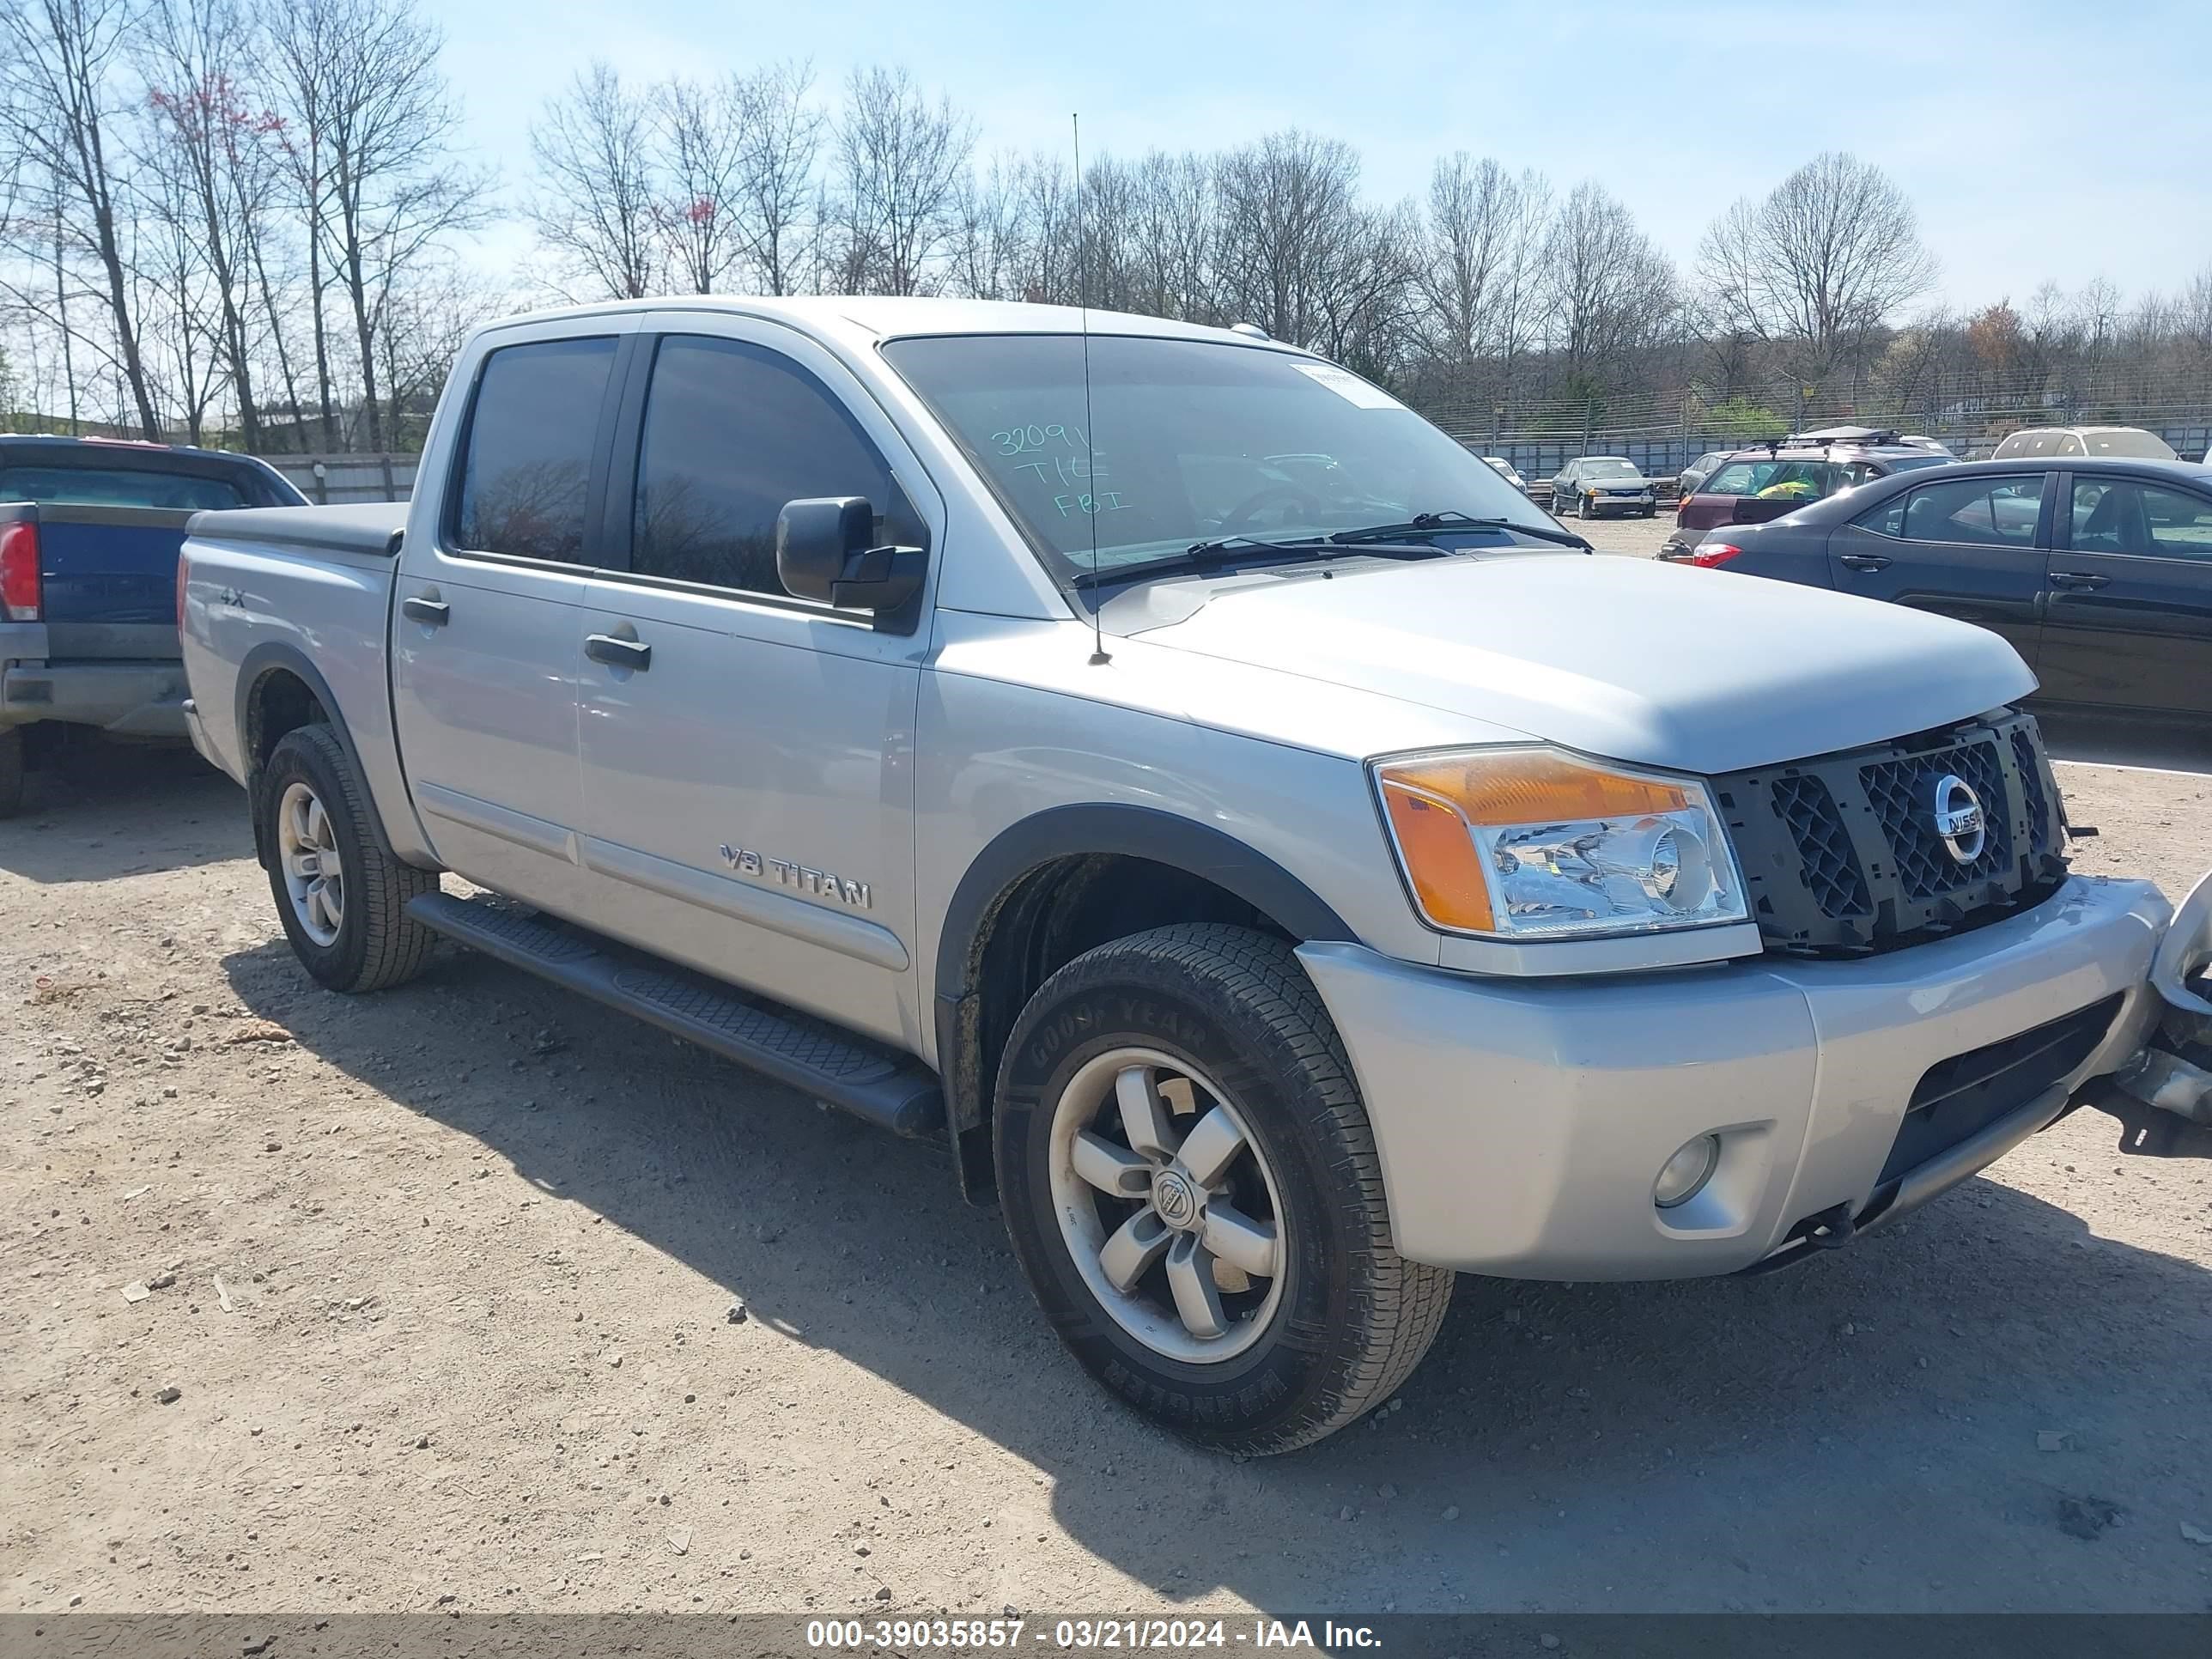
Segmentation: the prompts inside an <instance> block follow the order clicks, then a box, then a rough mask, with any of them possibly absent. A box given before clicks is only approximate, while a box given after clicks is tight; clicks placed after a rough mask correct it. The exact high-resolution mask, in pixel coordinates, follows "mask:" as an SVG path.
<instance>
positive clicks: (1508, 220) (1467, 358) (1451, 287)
mask: <svg viewBox="0 0 2212 1659" xmlns="http://www.w3.org/2000/svg"><path fill="white" fill-rule="evenodd" d="M1550 216H1551V187H1550V186H1549V185H1547V184H1546V183H1545V182H1544V179H1543V176H1542V175H1541V173H1535V172H1534V171H1524V172H1522V173H1517V174H1516V173H1508V172H1506V170H1505V169H1504V167H1502V166H1501V165H1500V164H1499V163H1498V161H1494V160H1493V159H1492V158H1491V157H1489V156H1484V157H1483V158H1482V159H1481V160H1480V161H1476V160H1474V158H1473V157H1471V156H1469V155H1468V153H1467V152H1466V151H1465V150H1460V151H1458V152H1456V153H1455V154H1454V155H1449V156H1446V157H1443V159H1441V160H1439V161H1437V164H1436V168H1435V171H1434V172H1433V173H1431V175H1430V179H1429V203H1428V222H1427V226H1426V233H1427V234H1426V235H1425V239H1424V244H1423V246H1424V252H1425V258H1424V259H1423V260H1422V264H1421V274H1420V285H1421V292H1422V296H1423V298H1424V299H1425V301H1426V302H1427V310H1428V323H1429V327H1428V331H1427V332H1428V336H1429V344H1430V348H1431V350H1432V351H1434V352H1435V353H1436V354H1437V356H1440V357H1442V358H1443V360H1444V361H1445V362H1453V363H1457V364H1459V365H1461V366H1462V367H1463V368H1471V367H1472V366H1473V365H1474V362H1475V361H1476V360H1477V359H1479V358H1493V359H1497V360H1498V361H1499V362H1501V363H1502V364H1503V365H1504V368H1505V369H1506V372H1507V373H1508V374H1510V370H1511V365H1512V362H1513V359H1514V358H1515V357H1516V356H1519V355H1520V353H1521V352H1522V350H1524V349H1526V348H1527V346H1528V343H1529V340H1530V338H1531V336H1532V335H1533V333H1534V329H1535V326H1536V325H1537V322H1538V319H1537V317H1536V315H1535V313H1536V310H1537V307H1536V306H1535V305H1534V302H1533V301H1534V295H1535V290H1536V288H1537V276H1538V274H1539V272H1540V270H1541V257H1540V256H1541V252H1542V250H1543V241H1544V230H1545V227H1546V225H1547V222H1548V221H1549V219H1550Z"/></svg>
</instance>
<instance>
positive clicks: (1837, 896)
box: [1714, 710, 2066, 956]
mask: <svg viewBox="0 0 2212 1659" xmlns="http://www.w3.org/2000/svg"><path fill="white" fill-rule="evenodd" d="M1946 775H1956V776H1957V777H1958V778H1960V780H1961V781H1963V782H1965V783H1966V786H1967V787H1969V788H1970V789H1972V791H1973V792H1974V794H1975V795H1976V797H1977V798H1978V799H1979V800H1980V801H1981V803H1982V811H1983V817H1984V833H1983V840H1982V847H1981V849H1980V851H1979V852H1978V854H1976V856H1975V857H1974V858H1973V859H1972V860H1968V861H1966V862H1964V863H1962V862H1960V860H1958V859H1957V858H1955V857H1954V856H1953V854H1952V852H1951V849H1950V848H1949V847H1948V845H1946V843H1945V842H1944V841H1943V839H1942V836H1939V835H1937V833H1936V820H1935V804H1936V783H1937V782H1938V781H1940V780H1941V779H1942V778H1943V777H1945V776H1946ZM1714 787H1715V797H1716V799H1717V801H1718V803H1719V805H1720V806H1721V809H1722V811H1723V812H1724V813H1725V814H1726V815H1727V817H1728V821H1729V832H1730V834H1731V836H1732V837H1733V838H1734V840H1735V847H1736V853H1737V856H1738V857H1739V859H1740V860H1741V861H1742V865H1743V872H1744V881H1745V884H1746V887H1747V896H1748V898H1749V900H1750V902H1751V906H1752V912H1753V919H1754V920H1755V921H1757V922H1758V924H1759V931H1760V932H1761V933H1763V934H1764V935H1765V939H1766V941H1767V943H1768V945H1770V946H1771V947H1773V948H1775V949H1778V950H1783V951H1792V952H1795V953H1797V954H1801V955H1811V956H1854V955H1864V954H1866V953H1868V952H1870V951H1883V950H1889V949H1893V948H1895V947H1897V946H1899V945H1908V944H1911V943H1913V942H1915V941H1917V940H1919V939H1928V938H1931V937H1935V936H1936V935H1939V934H1942V933H1956V932H1959V931H1960V930H1962V929H1965V928H1970V927H1978V926H1980V925H1982V924H1983V923H1985V922H1989V921H1996V919H1998V918H1999V917H2001V916H2004V915H2011V914H2013V913H2015V912H2016V911H2018V910H2019V909H2021V908H2022V907H2023V906H2026V905H2031V904H2035V903H2039V902H2041V901H2042V900H2043V899H2044V898H2045V897H2047V896H2049V895H2050V894H2051V892H2052V891H2053V890H2055V889H2056V888H2057V885H2058V884H2059V883H2060V882H2062V881H2063V880H2064V879H2065V875H2066V866H2065V860H2064V858H2063V856H2062V854H2061V853H2060V851H2059V849H2060V848H2061V847H2062V845H2063V825H2062V823H2061V820H2060V817H2059V805H2058V791H2057V786H2056V785H2055V784H2054V783H2053V781H2051V775H2050V769H2049V765H2048V763H2047V762H2046V761H2045V758H2044V754H2043V741H2042V737H2041V734H2040V733H2039V732H2038V731H2037V729H2036V726H2035V722H2034V720H2033V719H2032V718H2030V717H2029V716H2027V715H2026V714H2020V713H2019V712H2017V711H2015V710H2005V711H2002V712H2001V713H1999V714H1996V715H1993V716H1990V717H1987V718H1984V719H1980V720H1967V721H1963V722H1961V723H1960V724H1958V725H1956V726H1944V727H1941V728H1938V729H1936V730H1935V731H1931V732H1918V733H1916V734H1915V735H1913V736H1911V737H1908V738H1899V739H1897V740H1896V741H1894V742H1892V743H1885V744H1874V745H1872V746H1870V747H1869V748H1865V749H1857V750H1848V751H1846V752H1844V753H1842V754H1836V755H1826V756H1821V757H1817V758H1815V759H1812V760H1805V761H1795V762H1792V763H1790V764H1788V765H1785V766H1778V767H1765V768H1759V769H1753V770H1751V771H1747V772H1738V773H1734V774H1731V775H1728V776H1726V777H1722V778H1717V779H1715V780H1714Z"/></svg>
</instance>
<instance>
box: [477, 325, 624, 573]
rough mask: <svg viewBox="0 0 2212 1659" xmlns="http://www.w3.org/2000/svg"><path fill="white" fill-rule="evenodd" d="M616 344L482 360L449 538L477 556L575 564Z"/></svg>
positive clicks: (599, 342)
mask: <svg viewBox="0 0 2212 1659" xmlns="http://www.w3.org/2000/svg"><path fill="white" fill-rule="evenodd" d="M614 361H615V342H614V341H613V340H612V339H611V338H608V337H603V336H595V337H589V338H586V339H577V340H541V341H538V342H535V343H531V344H528V345H512V346H502V347H501V348H500V349H498V350H497V351H495V352H493V353H492V354H491V355H490V356H489V357H487V358H485V359H484V366H483V378H482V379H481V380H478V381H477V396H476V405H475V408H474V410H472V411H471V414H470V416H469V431H468V448H467V452H466V453H465V456H464V457H463V459H462V463H461V487H460V489H459V510H458V511H457V513H455V515H454V520H453V534H454V537H455V538H456V540H457V541H458V544H459V545H460V546H462V547H465V548H467V549H470V550H472V551H476V552H483V553H505V554H509V555H512V556H514V557H517V558H526V559H550V560H555V561H557V562H562V563H564V564H569V563H574V562H576V561H577V560H578V559H579V558H580V557H581V556H582V555H583V550H584V499H585V492H586V489H587V487H588V486H589V484H590V483H591V476H592V444H593V442H594V440H595V437H596V435H597V433H598V431H599V405H600V404H601V402H602V401H603V400H604V399H605V396H606V390H607V380H608V377H609V375H610V374H611V372H612V370H613V368H614Z"/></svg>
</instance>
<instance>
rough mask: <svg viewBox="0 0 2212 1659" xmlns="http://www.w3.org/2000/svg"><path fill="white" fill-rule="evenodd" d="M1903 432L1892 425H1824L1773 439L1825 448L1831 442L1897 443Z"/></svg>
mask: <svg viewBox="0 0 2212 1659" xmlns="http://www.w3.org/2000/svg"><path fill="white" fill-rule="evenodd" d="M1904 441H1905V435H1904V434H1903V433H1901V432H1899V431H1898V430H1897V429H1896V428H1894V427H1874V426H1824V427H1820V428H1816V429H1815V430H1814V431H1811V432H1793V433H1792V434H1790V435H1789V436H1788V437H1786V438H1780V439H1777V440H1775V442H1776V444H1777V445H1778V446H1782V445H1802V446H1804V447H1808V448H1826V447H1828V446H1830V445H1832V444H1856V445H1869V446H1870V445H1875V444H1899V443H1902V442H1904Z"/></svg>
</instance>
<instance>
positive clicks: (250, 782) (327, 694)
mask: <svg viewBox="0 0 2212 1659" xmlns="http://www.w3.org/2000/svg"><path fill="white" fill-rule="evenodd" d="M278 669H282V670H283V671H284V672H286V673H288V674H291V675H293V676H295V678H298V679H300V680H301V681H304V682H305V683H306V684H307V690H310V691H312V692H313V693H314V694H315V701H316V702H319V703H320V704H322V706H323V712H324V713H325V714H327V715H329V716H330V720H331V731H332V732H334V733H335V734H336V735H337V740H338V747H339V748H341V749H343V750H345V757H346V761H347V763H348V764H349V765H350V766H351V767H352V768H353V770H354V775H355V776H356V777H357V778H359V779H360V780H362V787H363V789H364V790H366V788H367V787H368V769H366V768H364V767H363V766H362V763H361V751H360V750H357V749H356V748H355V747H354V742H353V733H352V732H351V731H349V729H348V728H347V726H346V720H345V714H344V712H343V710H342V709H341V708H339V707H338V700H337V697H336V696H333V695H332V694H331V684H330V682H329V681H328V680H326V679H325V678H323V675H322V671H321V670H320V669H319V668H317V667H316V666H315V665H314V664H313V663H312V662H310V661H308V660H307V653H304V652H302V651H301V649H300V648H299V647H297V646H295V645H292V644H290V643H289V642H287V641H283V640H264V641H262V642H261V643H260V644H258V645H257V646H255V647H253V648H252V650H251V651H249V652H247V653H246V656H245V658H244V659H243V660H241V661H240V663H239V665H238V693H237V699H238V706H237V708H235V709H234V710H233V711H232V715H233V718H234V720H235V721H236V722H237V723H236V725H235V726H234V727H233V728H232V729H233V730H234V731H235V732H237V733H238V741H239V746H240V750H243V751H244V758H245V761H246V810H247V811H249V812H251V813H252V817H253V843H254V851H255V853H256V854H259V853H260V852H261V850H262V848H261V801H260V799H259V781H260V776H261V767H260V763H258V761H257V760H256V759H255V758H254V756H253V753H252V749H251V748H250V747H249V746H248V745H249V740H250V738H251V737H252V731H253V726H252V720H250V719H249V715H250V714H251V712H252V708H253V697H254V694H255V692H257V691H258V690H259V689H260V686H261V683H262V681H264V680H265V679H267V678H269V676H270V673H271V672H273V671H276V670H278ZM370 805H371V806H372V807H374V805H375V803H374V799H372V800H371V801H370ZM368 829H369V833H370V834H371V835H373V836H375V837H376V844H377V850H378V851H380V852H381V853H382V854H384V855H385V856H386V858H390V859H398V856H399V855H398V854H397V853H396V852H394V851H393V849H392V837H391V836H389V835H387V834H386V832H385V828H384V818H383V815H382V814H381V813H379V812H376V811H371V812H370V813H369V824H368ZM264 862H265V860H264Z"/></svg>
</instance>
